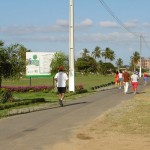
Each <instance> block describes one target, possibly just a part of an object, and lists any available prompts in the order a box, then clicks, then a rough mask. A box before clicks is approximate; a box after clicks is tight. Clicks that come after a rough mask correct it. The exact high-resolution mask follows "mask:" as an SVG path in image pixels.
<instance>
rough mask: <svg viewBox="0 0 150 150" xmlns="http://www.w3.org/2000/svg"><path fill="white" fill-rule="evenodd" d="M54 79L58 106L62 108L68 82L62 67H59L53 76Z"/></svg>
mask: <svg viewBox="0 0 150 150" xmlns="http://www.w3.org/2000/svg"><path fill="white" fill-rule="evenodd" d="M54 79H55V80H56V82H57V90H58V93H59V103H60V106H61V107H63V99H64V97H65V93H66V81H67V80H68V76H67V74H66V73H65V72H64V68H63V67H62V66H60V67H59V69H58V73H57V74H56V75H55V77H54Z"/></svg>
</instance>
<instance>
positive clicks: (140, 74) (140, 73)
mask: <svg viewBox="0 0 150 150" xmlns="http://www.w3.org/2000/svg"><path fill="white" fill-rule="evenodd" d="M141 55H142V34H140V72H139V76H140V77H141V76H142V61H141Z"/></svg>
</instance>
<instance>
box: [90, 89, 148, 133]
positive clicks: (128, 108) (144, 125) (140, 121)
mask: <svg viewBox="0 0 150 150" xmlns="http://www.w3.org/2000/svg"><path fill="white" fill-rule="evenodd" d="M149 97H150V89H147V90H146V91H145V92H143V93H142V94H137V95H136V96H135V97H134V99H131V100H128V101H126V102H124V103H123V104H122V105H121V106H119V108H117V109H115V110H111V111H110V112H108V113H107V114H106V115H105V116H104V117H103V119H102V120H101V121H100V124H102V132H106V131H111V132H112V131H115V132H122V133H128V134H140V135H144V134H150V117H149V116H150V99H149ZM91 130H93V131H95V130H96V129H95V128H94V129H91Z"/></svg>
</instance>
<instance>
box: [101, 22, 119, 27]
mask: <svg viewBox="0 0 150 150" xmlns="http://www.w3.org/2000/svg"><path fill="white" fill-rule="evenodd" d="M99 25H100V26H102V27H109V28H112V27H113V28H114V27H118V25H117V23H115V22H112V21H102V22H100V23H99Z"/></svg>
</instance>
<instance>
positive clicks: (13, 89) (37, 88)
mask: <svg viewBox="0 0 150 150" xmlns="http://www.w3.org/2000/svg"><path fill="white" fill-rule="evenodd" d="M2 88H5V89H8V90H9V91H11V92H31V91H32V92H39V91H43V90H47V91H51V90H52V89H53V88H54V87H53V86H2Z"/></svg>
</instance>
